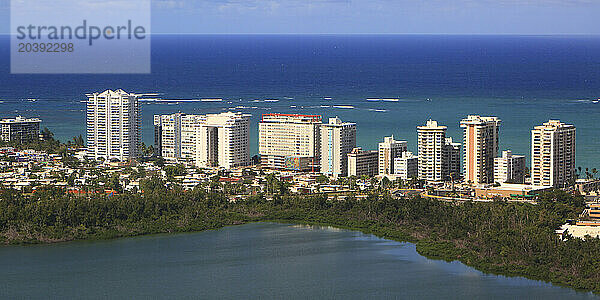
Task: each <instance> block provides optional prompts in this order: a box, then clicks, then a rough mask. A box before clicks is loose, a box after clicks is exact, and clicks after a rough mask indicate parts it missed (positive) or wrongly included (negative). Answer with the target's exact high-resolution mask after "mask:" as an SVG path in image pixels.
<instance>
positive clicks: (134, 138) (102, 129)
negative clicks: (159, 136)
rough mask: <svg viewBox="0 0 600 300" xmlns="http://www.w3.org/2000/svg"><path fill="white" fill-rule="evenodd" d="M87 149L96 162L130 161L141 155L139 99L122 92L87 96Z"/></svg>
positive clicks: (107, 92) (134, 95)
mask: <svg viewBox="0 0 600 300" xmlns="http://www.w3.org/2000/svg"><path fill="white" fill-rule="evenodd" d="M87 96H88V101H87V148H88V153H89V155H90V156H91V157H93V158H94V159H105V160H110V159H117V160H119V161H127V160H130V159H134V158H136V157H137V156H138V154H139V145H140V115H139V106H138V96H137V95H136V94H130V93H127V92H125V91H123V90H121V89H118V90H116V91H112V90H106V91H104V92H102V93H93V94H87Z"/></svg>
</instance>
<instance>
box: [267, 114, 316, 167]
mask: <svg viewBox="0 0 600 300" xmlns="http://www.w3.org/2000/svg"><path fill="white" fill-rule="evenodd" d="M321 119H322V118H321V116H319V115H298V114H264V115H263V118H262V121H261V122H260V123H259V124H258V152H259V154H260V157H261V165H262V166H263V167H267V168H276V169H279V168H287V167H290V166H288V164H289V163H288V162H290V161H293V160H294V159H296V160H303V161H307V163H305V164H303V165H305V166H306V167H312V166H313V165H315V164H317V163H319V160H318V159H319V155H320V147H319V145H320V138H319V137H320V129H319V126H320V125H321ZM306 167H305V168H306Z"/></svg>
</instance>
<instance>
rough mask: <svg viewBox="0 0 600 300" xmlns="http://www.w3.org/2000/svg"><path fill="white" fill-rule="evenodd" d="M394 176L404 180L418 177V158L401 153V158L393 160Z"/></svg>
mask: <svg viewBox="0 0 600 300" xmlns="http://www.w3.org/2000/svg"><path fill="white" fill-rule="evenodd" d="M394 172H395V173H394V175H396V176H398V177H399V178H402V179H404V180H407V179H411V178H413V177H415V178H416V177H418V176H419V157H418V156H415V155H414V154H413V153H412V152H408V151H405V152H402V156H400V157H396V158H394Z"/></svg>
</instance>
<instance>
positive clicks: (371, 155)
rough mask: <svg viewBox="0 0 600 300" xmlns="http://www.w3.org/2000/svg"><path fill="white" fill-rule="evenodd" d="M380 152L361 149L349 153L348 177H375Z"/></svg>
mask: <svg viewBox="0 0 600 300" xmlns="http://www.w3.org/2000/svg"><path fill="white" fill-rule="evenodd" d="M378 159H379V153H378V151H364V150H362V149H361V148H360V147H358V148H354V149H352V152H350V153H348V176H363V175H366V176H375V175H377V172H378V168H377V164H378Z"/></svg>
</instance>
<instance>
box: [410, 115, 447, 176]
mask: <svg viewBox="0 0 600 300" xmlns="http://www.w3.org/2000/svg"><path fill="white" fill-rule="evenodd" d="M417 146H418V149H419V178H421V179H425V180H433V181H441V180H446V178H447V177H448V164H447V161H446V159H445V156H446V155H445V154H446V153H445V152H446V151H445V150H446V126H442V125H438V123H437V121H433V120H428V121H427V124H425V125H424V126H417Z"/></svg>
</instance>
